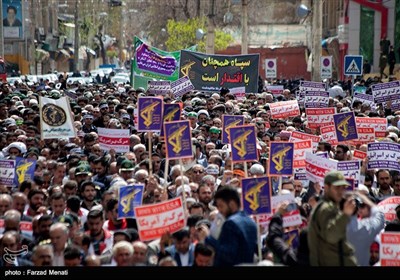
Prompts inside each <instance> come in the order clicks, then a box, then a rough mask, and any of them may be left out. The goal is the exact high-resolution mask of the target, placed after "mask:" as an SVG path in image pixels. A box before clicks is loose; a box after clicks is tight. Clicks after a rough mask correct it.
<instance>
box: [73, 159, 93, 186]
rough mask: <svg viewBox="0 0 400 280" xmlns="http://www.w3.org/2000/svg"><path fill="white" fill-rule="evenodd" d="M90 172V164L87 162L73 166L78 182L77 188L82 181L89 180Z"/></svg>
mask: <svg viewBox="0 0 400 280" xmlns="http://www.w3.org/2000/svg"><path fill="white" fill-rule="evenodd" d="M91 177H92V173H91V172H90V166H89V165H87V164H79V165H78V166H77V167H76V168H75V181H76V182H77V183H78V189H79V188H80V185H81V184H82V182H84V181H87V180H90V178H91Z"/></svg>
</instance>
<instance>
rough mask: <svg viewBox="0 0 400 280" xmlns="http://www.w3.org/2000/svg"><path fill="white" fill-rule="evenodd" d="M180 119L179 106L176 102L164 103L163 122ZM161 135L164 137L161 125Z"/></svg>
mask: <svg viewBox="0 0 400 280" xmlns="http://www.w3.org/2000/svg"><path fill="white" fill-rule="evenodd" d="M180 119H181V106H179V104H178V103H172V104H168V103H164V110H163V123H166V122H173V121H179V120H180ZM160 136H161V137H164V126H163V125H162V126H161V133H160Z"/></svg>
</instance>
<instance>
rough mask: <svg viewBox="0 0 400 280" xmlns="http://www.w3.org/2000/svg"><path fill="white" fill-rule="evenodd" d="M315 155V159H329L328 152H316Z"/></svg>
mask: <svg viewBox="0 0 400 280" xmlns="http://www.w3.org/2000/svg"><path fill="white" fill-rule="evenodd" d="M315 155H316V156H317V157H322V158H326V159H328V158H329V156H328V152H316V153H315Z"/></svg>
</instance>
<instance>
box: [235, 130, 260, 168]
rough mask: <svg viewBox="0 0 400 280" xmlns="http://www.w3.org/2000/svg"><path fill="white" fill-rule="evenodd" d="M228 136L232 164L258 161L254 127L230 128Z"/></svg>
mask: <svg viewBox="0 0 400 280" xmlns="http://www.w3.org/2000/svg"><path fill="white" fill-rule="evenodd" d="M230 136H231V137H230V145H231V148H232V161H233V162H237V161H250V160H257V159H258V154H257V142H256V131H255V127H254V125H242V126H237V127H231V128H230Z"/></svg>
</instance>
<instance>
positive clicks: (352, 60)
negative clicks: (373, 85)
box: [344, 55, 363, 76]
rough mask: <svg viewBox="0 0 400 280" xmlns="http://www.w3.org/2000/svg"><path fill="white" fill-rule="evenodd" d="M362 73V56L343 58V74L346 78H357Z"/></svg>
mask: <svg viewBox="0 0 400 280" xmlns="http://www.w3.org/2000/svg"><path fill="white" fill-rule="evenodd" d="M362 72H363V56H362V55H346V56H345V57H344V74H345V75H348V76H359V75H362Z"/></svg>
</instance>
